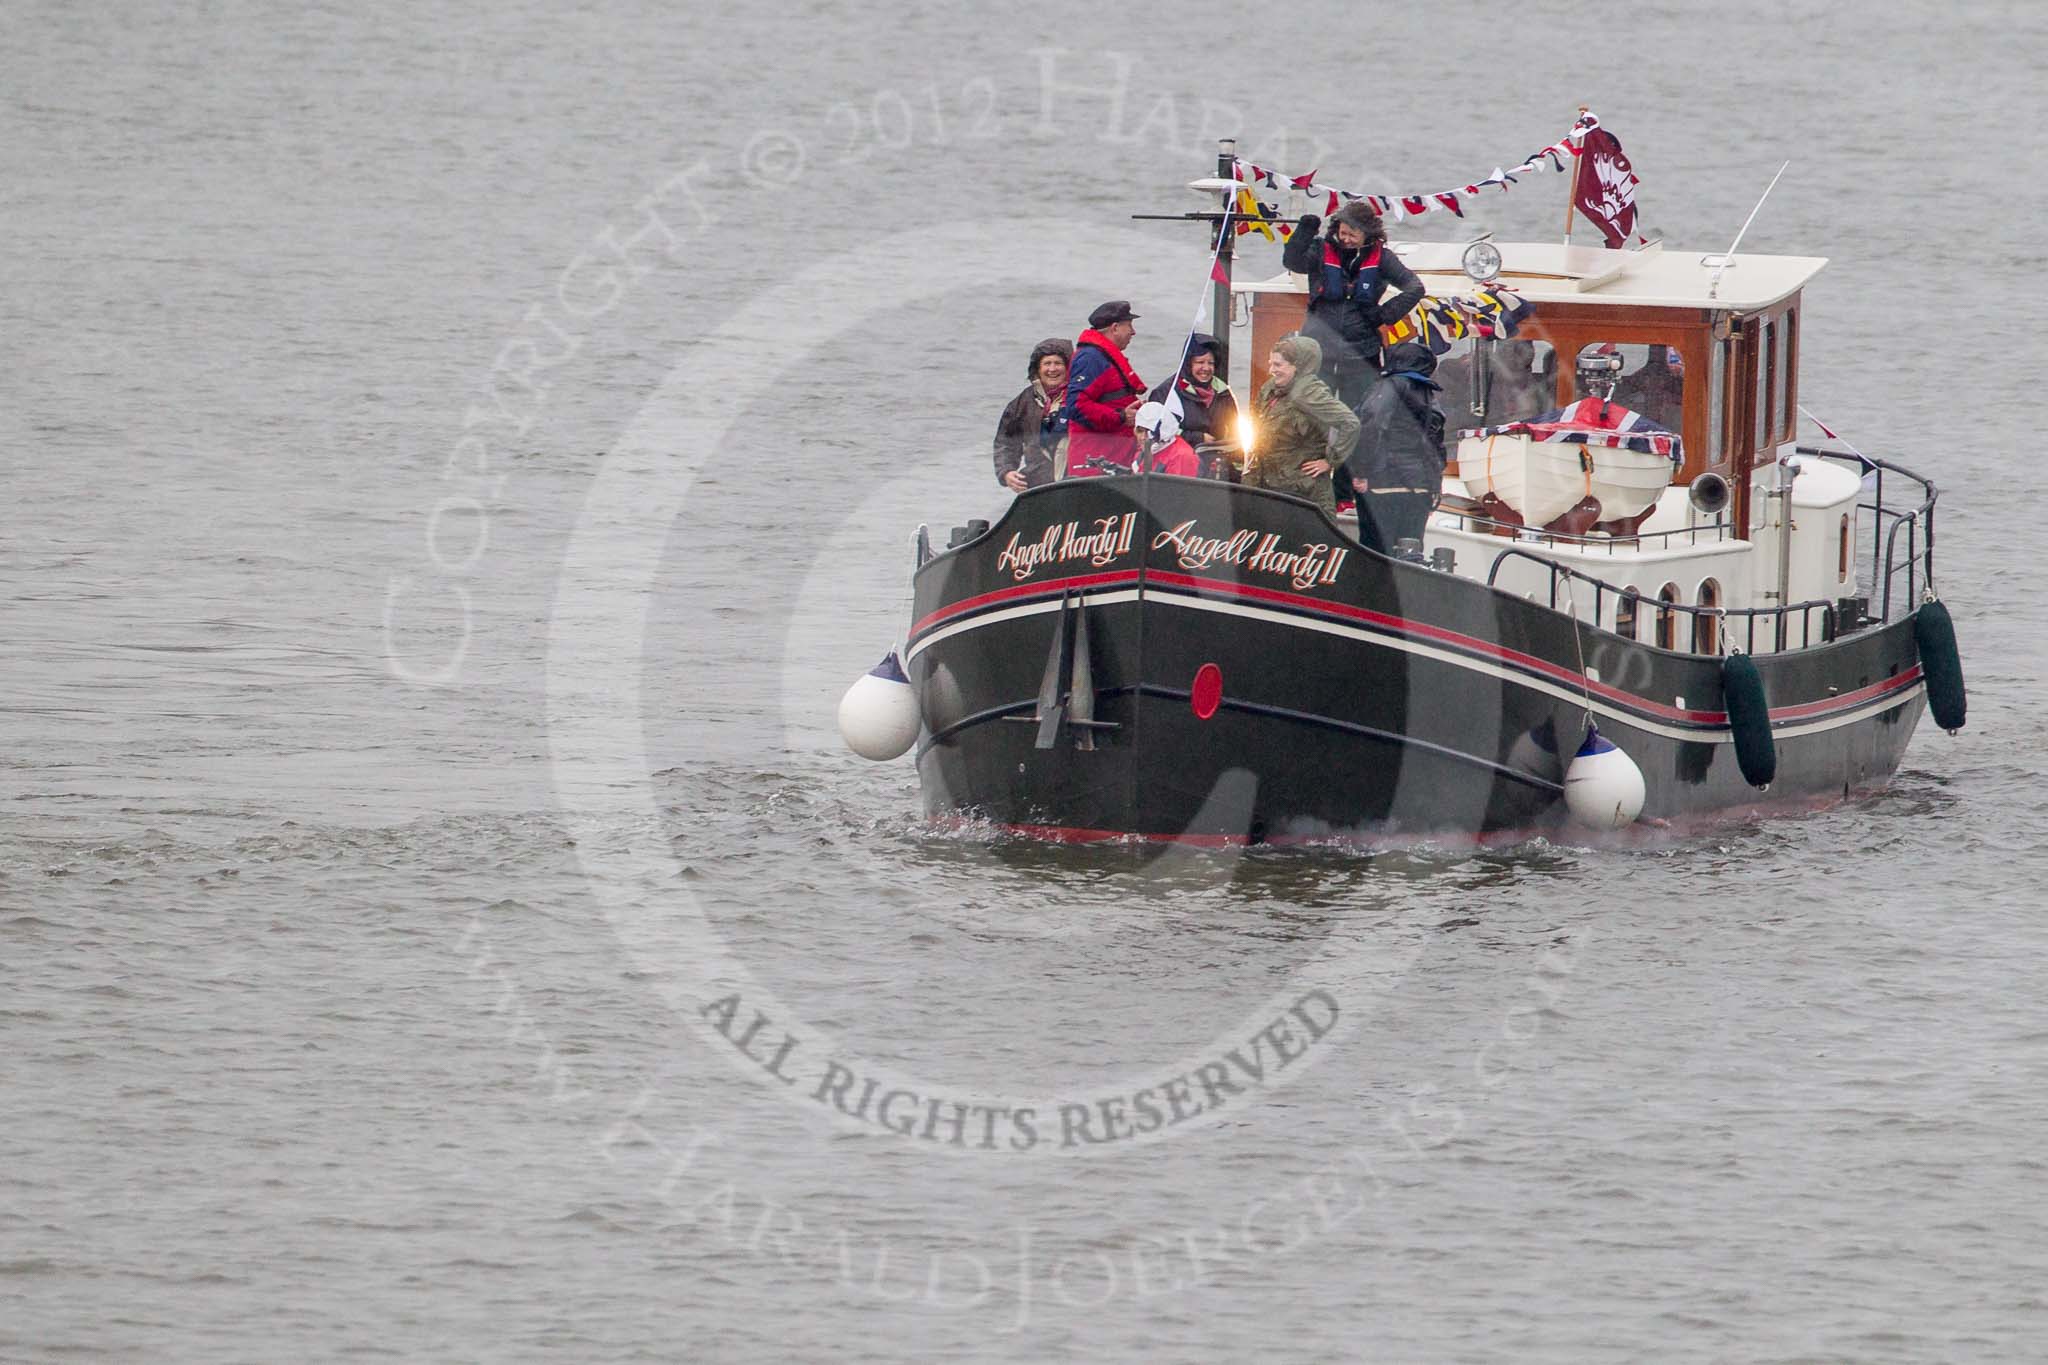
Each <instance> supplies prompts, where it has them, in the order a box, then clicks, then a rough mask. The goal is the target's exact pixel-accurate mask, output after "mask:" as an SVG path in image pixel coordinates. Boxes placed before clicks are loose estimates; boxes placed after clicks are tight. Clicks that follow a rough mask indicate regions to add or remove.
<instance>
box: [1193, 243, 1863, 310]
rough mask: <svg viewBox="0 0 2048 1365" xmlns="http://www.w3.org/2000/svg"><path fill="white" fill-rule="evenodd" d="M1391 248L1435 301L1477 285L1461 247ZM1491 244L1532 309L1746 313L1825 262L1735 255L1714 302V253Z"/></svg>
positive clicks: (1286, 283)
mask: <svg viewBox="0 0 2048 1365" xmlns="http://www.w3.org/2000/svg"><path fill="white" fill-rule="evenodd" d="M1390 245H1391V246H1392V247H1393V250H1394V252H1395V253H1396V254H1397V255H1399V256H1400V258H1401V260H1402V262H1403V263H1404V264H1406V265H1407V266H1408V268H1409V269H1410V270H1413V271H1414V272H1415V273H1416V274H1417V275H1420V276H1421V277H1422V282H1423V284H1424V286H1426V287H1427V288H1428V290H1429V292H1430V294H1431V295H1432V296H1434V297H1439V298H1440V297H1444V296H1448V295H1458V294H1470V293H1471V292H1472V291H1473V290H1474V289H1476V288H1478V287H1479V286H1478V285H1476V284H1474V283H1473V282H1472V279H1471V277H1470V276H1468V275H1466V274H1465V272H1464V269H1463V268H1462V266H1461V265H1460V262H1461V261H1462V259H1463V257H1464V254H1465V246H1466V243H1464V242H1393V243H1390ZM1494 245H1495V246H1497V247H1499V248H1500V254H1501V272H1500V278H1499V279H1498V280H1497V281H1496V283H1497V284H1499V285H1500V286H1501V287H1502V288H1504V289H1509V290H1512V291H1513V292H1515V293H1516V294H1519V295H1521V296H1522V297H1523V298H1525V299H1527V300H1528V301H1529V302H1531V303H1534V304H1545V303H1603V304H1624V305H1635V306H1638V307H1644V308H1710V309H1714V310H1717V311H1721V312H1731V313H1748V312H1754V311H1755V310H1757V309H1759V308H1767V307H1769V306H1770V305H1771V304H1774V303H1776V302H1778V301H1779V300H1780V299H1783V298H1786V297H1788V296H1790V295H1791V294H1794V293H1796V292H1798V290H1799V289H1801V288H1802V287H1804V285H1805V284H1806V282H1807V281H1808V280H1810V279H1812V278H1813V277H1814V276H1815V275H1817V274H1819V273H1820V269H1821V267H1822V266H1824V265H1826V264H1827V260H1826V258H1824V257H1820V256H1752V255H1747V254H1744V255H1737V256H1735V257H1733V258H1731V263H1730V265H1729V266H1728V269H1727V270H1725V271H1724V272H1722V275H1721V288H1720V291H1719V295H1718V297H1714V298H1709V297H1708V295H1707V290H1708V288H1709V286H1710V285H1711V284H1712V283H1713V279H1714V267H1715V266H1716V265H1717V264H1718V263H1719V261H1720V259H1721V257H1720V255H1719V253H1716V252H1699V251H1677V250H1666V249H1665V248H1664V246H1663V244H1662V243H1657V244H1655V245H1652V246H1649V247H1645V248H1643V249H1641V250H1638V251H1609V250H1607V249H1606V248H1604V247H1592V246H1564V245H1561V244H1559V243H1555V242H1495V243H1494ZM1232 287H1233V288H1234V289H1237V290H1240V291H1242V292H1244V293H1248V294H1299V293H1303V292H1305V291H1306V290H1307V288H1308V281H1307V278H1306V277H1305V276H1301V275H1294V274H1280V275H1275V276H1274V277H1273V278H1271V279H1268V280H1257V281H1249V280H1248V281H1243V282H1238V283H1235V284H1233V285H1232Z"/></svg>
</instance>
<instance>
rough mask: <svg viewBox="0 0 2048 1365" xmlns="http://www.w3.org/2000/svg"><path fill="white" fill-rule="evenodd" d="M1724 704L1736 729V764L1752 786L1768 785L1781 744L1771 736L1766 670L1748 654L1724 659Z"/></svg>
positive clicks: (1776, 766)
mask: <svg viewBox="0 0 2048 1365" xmlns="http://www.w3.org/2000/svg"><path fill="white" fill-rule="evenodd" d="M1721 695H1722V698H1723V702H1722V704H1723V705H1724V706H1725V707H1726V708H1727V710H1728V728H1729V729H1730V730H1732V731H1734V732H1735V764H1736V766H1737V767H1739V768H1741V769H1742V780H1743V781H1745V782H1747V783H1749V785H1750V786H1752V787H1768V786H1770V785H1771V779H1772V778H1774V777H1776V776H1777V775H1778V746H1777V743H1776V742H1775V741H1774V740H1772V738H1771V703H1770V700H1769V698H1767V697H1766V696H1765V695H1764V678H1763V674H1761V673H1759V672H1758V671H1757V667H1756V661H1755V660H1754V659H1752V658H1750V657H1749V656H1748V655H1747V654H1730V655H1729V656H1728V657H1727V658H1725V659H1723V660H1722V661H1721Z"/></svg>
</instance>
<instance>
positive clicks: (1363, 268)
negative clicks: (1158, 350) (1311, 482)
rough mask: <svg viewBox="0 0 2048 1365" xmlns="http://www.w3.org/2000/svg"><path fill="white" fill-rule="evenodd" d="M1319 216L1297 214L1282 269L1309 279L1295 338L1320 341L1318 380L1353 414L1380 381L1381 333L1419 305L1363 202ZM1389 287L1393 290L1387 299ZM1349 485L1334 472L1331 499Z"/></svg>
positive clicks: (1342, 495) (1417, 287)
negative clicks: (1327, 217)
mask: <svg viewBox="0 0 2048 1365" xmlns="http://www.w3.org/2000/svg"><path fill="white" fill-rule="evenodd" d="M1321 225H1322V219H1320V218H1318V217H1316V216H1315V215H1314V214H1309V215H1308V216H1306V217H1304V218H1303V219H1302V220H1301V222H1300V224H1299V225H1297V226H1296V227H1295V229H1294V234H1293V235H1292V236H1291V237H1289V238H1288V239H1287V249H1286V251H1285V252H1283V253H1282V254H1281V257H1280V261H1281V264H1283V265H1285V266H1286V267H1287V268H1288V269H1289V270H1292V271H1294V272H1295V273H1297V274H1302V275H1306V276H1308V319H1307V321H1305V322H1304V323H1303V324H1302V328H1301V331H1302V335H1303V336H1306V337H1311V338H1313V339H1314V340H1315V341H1317V342H1319V343H1321V345H1322V348H1323V368H1322V376H1323V382H1324V383H1326V384H1328V385H1329V386H1330V387H1331V388H1332V389H1334V390H1335V391H1336V394H1337V396H1338V397H1339V398H1341V399H1343V400H1344V402H1345V403H1346V404H1347V405H1348V406H1349V407H1350V408H1351V410H1352V411H1353V412H1360V411H1362V410H1363V408H1364V406H1365V396H1366V394H1367V393H1368V392H1370V391H1371V389H1372V386H1373V384H1374V382H1375V381H1376V380H1378V379H1379V377H1380V328H1382V327H1385V326H1388V325H1390V324H1392V323H1396V322H1399V321H1400V320H1401V319H1402V318H1405V317H1407V316H1408V314H1409V313H1411V312H1413V311H1414V309H1415V305H1416V304H1418V303H1420V302H1422V296H1423V294H1424V292H1425V291H1424V289H1423V286H1422V281H1421V280H1420V279H1418V278H1417V277H1416V274H1415V272H1414V271H1412V270H1410V269H1409V268H1408V267H1407V266H1405V265H1403V264H1402V263H1401V258H1400V257H1399V256H1396V255H1395V254H1394V253H1393V252H1392V251H1390V250H1388V249H1387V230H1386V228H1385V227H1384V226H1383V225H1382V224H1381V223H1380V216H1379V215H1378V214H1377V213H1374V212H1373V211H1372V208H1371V206H1370V205H1368V204H1366V203H1365V202H1364V201H1363V200H1353V201H1352V202H1351V203H1349V204H1346V205H1345V206H1344V207H1343V208H1341V209H1338V210H1337V211H1336V213H1334V214H1332V215H1331V216H1330V225H1329V230H1328V231H1327V232H1325V233H1324V234H1323V235H1322V236H1320V237H1319V236H1317V235H1316V229H1317V228H1318V227H1320V226H1321ZM1389 289H1392V290H1394V291H1395V292H1394V293H1393V295H1392V296H1391V297H1388V294H1387V291H1388V290H1389ZM1349 482H1350V480H1349V478H1348V477H1347V476H1346V474H1345V471H1344V470H1343V469H1341V468H1340V469H1339V470H1338V473H1337V500H1338V501H1339V502H1343V501H1344V500H1345V499H1346V498H1347V497H1348V496H1350V489H1349V488H1348V487H1347V485H1348V484H1349Z"/></svg>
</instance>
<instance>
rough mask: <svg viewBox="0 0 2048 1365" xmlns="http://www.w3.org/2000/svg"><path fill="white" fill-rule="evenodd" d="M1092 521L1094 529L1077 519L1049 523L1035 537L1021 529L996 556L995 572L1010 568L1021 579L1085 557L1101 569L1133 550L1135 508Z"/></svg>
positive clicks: (1015, 576)
mask: <svg viewBox="0 0 2048 1365" xmlns="http://www.w3.org/2000/svg"><path fill="white" fill-rule="evenodd" d="M1093 525H1094V529H1093V530H1091V531H1083V530H1082V529H1081V523H1080V522H1078V521H1070V522H1067V523H1066V524H1065V525H1063V526H1048V527H1046V528H1045V530H1044V532H1043V533H1042V534H1040V535H1039V537H1038V538H1037V539H1036V540H1026V539H1024V533H1023V532H1022V531H1019V532H1017V533H1016V534H1015V535H1013V536H1011V537H1010V543H1009V544H1008V545H1005V546H1004V547H1003V552H1002V553H1001V554H999V555H997V556H996V572H998V573H1001V572H1002V571H1004V570H1005V569H1007V570H1009V572H1010V575H1011V576H1012V577H1013V578H1016V579H1017V580H1018V581H1020V582H1021V581H1023V580H1024V579H1027V578H1029V577H1031V575H1033V574H1035V573H1037V572H1038V571H1039V570H1040V569H1041V568H1043V567H1044V566H1046V565H1047V564H1064V563H1067V562H1069V561H1070V560H1076V559H1085V560H1087V561H1088V562H1089V563H1090V564H1092V565H1094V566H1095V567H1096V568H1098V569H1099V568H1101V567H1102V566H1103V565H1105V564H1109V563H1112V562H1113V561H1115V560H1116V559H1118V558H1119V557H1121V556H1123V555H1126V554H1128V553H1130V549H1131V536H1132V534H1133V533H1134V532H1135V531H1136V530H1137V528H1138V514H1137V513H1136V512H1126V513H1124V514H1123V515H1122V516H1115V517H1103V518H1102V519H1101V520H1099V521H1097V522H1095V523H1094V524H1093Z"/></svg>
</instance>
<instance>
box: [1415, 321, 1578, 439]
mask: <svg viewBox="0 0 2048 1365" xmlns="http://www.w3.org/2000/svg"><path fill="white" fill-rule="evenodd" d="M1434 377H1435V379H1436V382H1437V383H1439V384H1441V385H1443V393H1442V394H1441V395H1440V396H1439V397H1438V399H1437V401H1438V402H1439V403H1440V404H1441V405H1442V406H1443V410H1444V426H1445V428H1446V429H1447V430H1449V431H1452V432H1457V431H1460V430H1462V429H1464V428H1466V427H1492V426H1499V425H1501V424H1502V423H1504V422H1521V421H1527V420H1528V419H1529V418H1531V417H1535V416H1537V415H1538V414H1540V413H1545V412H1549V411H1551V410H1552V409H1553V408H1555V407H1556V406H1557V351H1556V350H1555V349H1554V348H1553V347H1552V346H1551V344H1550V343H1549V342H1547V341H1536V340H1532V339H1529V338H1524V337H1511V338H1509V339H1507V340H1500V339H1497V338H1495V339H1489V340H1486V341H1483V342H1482V341H1480V340H1478V339H1477V338H1474V337H1469V336H1468V337H1460V338H1459V339H1458V340H1457V341H1455V342H1453V343H1452V344H1451V349H1450V350H1449V351H1447V352H1445V353H1444V355H1443V356H1442V357H1441V358H1440V359H1439V360H1438V361H1437V364H1436V374H1435V376H1434ZM1482 400H1483V401H1482Z"/></svg>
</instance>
